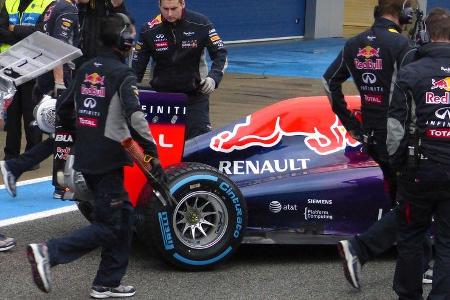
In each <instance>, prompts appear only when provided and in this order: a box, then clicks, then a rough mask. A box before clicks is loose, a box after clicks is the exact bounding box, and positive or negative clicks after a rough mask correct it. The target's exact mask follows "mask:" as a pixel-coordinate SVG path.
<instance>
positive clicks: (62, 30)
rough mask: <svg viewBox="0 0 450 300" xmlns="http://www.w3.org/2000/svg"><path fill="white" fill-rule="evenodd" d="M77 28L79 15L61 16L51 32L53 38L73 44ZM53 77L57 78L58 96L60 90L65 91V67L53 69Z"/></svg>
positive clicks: (68, 14)
mask: <svg viewBox="0 0 450 300" xmlns="http://www.w3.org/2000/svg"><path fill="white" fill-rule="evenodd" d="M77 27H78V14H72V13H64V14H61V15H59V16H58V17H57V18H56V20H55V26H54V29H53V32H51V36H52V37H54V38H56V39H58V40H60V41H62V42H64V43H67V44H72V43H73V37H74V35H75V30H78V28H77ZM53 76H54V78H55V93H56V94H58V90H63V89H65V83H64V69H63V65H59V66H57V67H56V68H54V69H53ZM55 96H57V95H55Z"/></svg>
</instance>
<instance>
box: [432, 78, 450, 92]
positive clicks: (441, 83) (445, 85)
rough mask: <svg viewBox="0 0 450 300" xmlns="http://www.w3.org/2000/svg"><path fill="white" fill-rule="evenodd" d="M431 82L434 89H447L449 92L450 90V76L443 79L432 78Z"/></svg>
mask: <svg viewBox="0 0 450 300" xmlns="http://www.w3.org/2000/svg"><path fill="white" fill-rule="evenodd" d="M431 84H432V86H431V89H432V90H436V89H440V90H445V91H447V92H450V77H446V78H444V79H441V80H435V79H432V80H431Z"/></svg>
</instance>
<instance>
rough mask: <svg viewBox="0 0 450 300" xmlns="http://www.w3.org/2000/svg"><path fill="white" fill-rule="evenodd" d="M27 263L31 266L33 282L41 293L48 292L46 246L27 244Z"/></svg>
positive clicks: (48, 270) (49, 282)
mask: <svg viewBox="0 0 450 300" xmlns="http://www.w3.org/2000/svg"><path fill="white" fill-rule="evenodd" d="M27 256H28V261H29V262H30V264H31V272H32V273H33V280H34V283H35V284H36V285H37V287H38V288H39V289H40V290H41V291H43V292H46V293H48V292H50V290H51V277H50V262H49V257H48V249H47V245H46V244H29V245H28V246H27Z"/></svg>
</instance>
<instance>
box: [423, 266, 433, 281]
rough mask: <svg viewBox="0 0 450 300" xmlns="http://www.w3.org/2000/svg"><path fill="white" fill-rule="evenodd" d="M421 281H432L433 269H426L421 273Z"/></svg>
mask: <svg viewBox="0 0 450 300" xmlns="http://www.w3.org/2000/svg"><path fill="white" fill-rule="evenodd" d="M422 283H423V284H432V283H433V269H428V270H427V271H426V272H425V273H423V277H422Z"/></svg>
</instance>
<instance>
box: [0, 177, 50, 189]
mask: <svg viewBox="0 0 450 300" xmlns="http://www.w3.org/2000/svg"><path fill="white" fill-rule="evenodd" d="M49 180H52V176H47V177H41V178H35V179H29V180H24V181H19V182H18V183H17V186H21V185H27V184H33V183H39V182H44V181H49ZM4 188H5V185H4V184H2V185H0V190H2V189H4Z"/></svg>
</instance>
